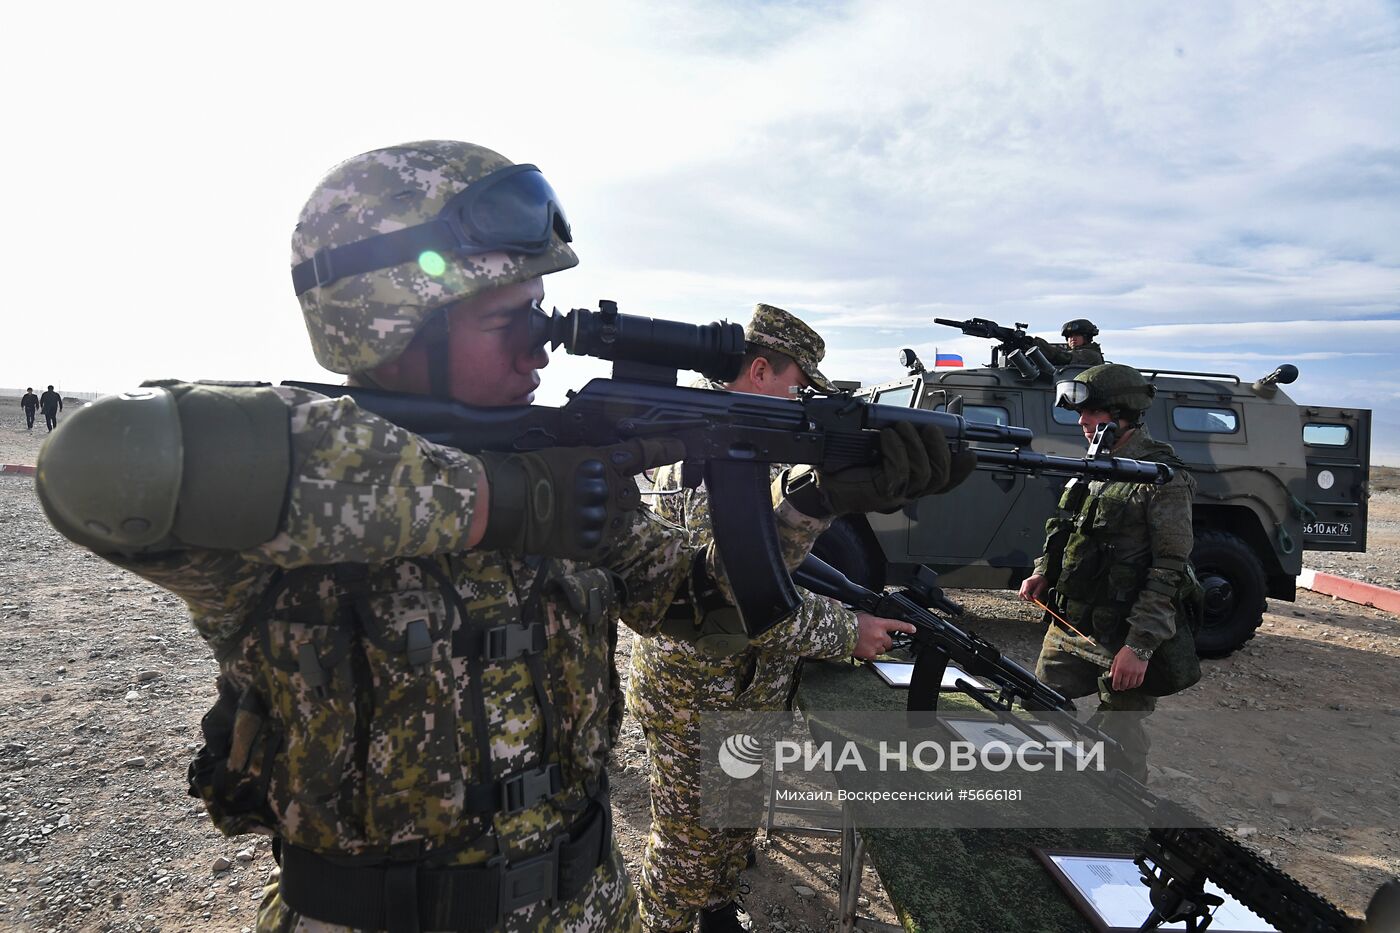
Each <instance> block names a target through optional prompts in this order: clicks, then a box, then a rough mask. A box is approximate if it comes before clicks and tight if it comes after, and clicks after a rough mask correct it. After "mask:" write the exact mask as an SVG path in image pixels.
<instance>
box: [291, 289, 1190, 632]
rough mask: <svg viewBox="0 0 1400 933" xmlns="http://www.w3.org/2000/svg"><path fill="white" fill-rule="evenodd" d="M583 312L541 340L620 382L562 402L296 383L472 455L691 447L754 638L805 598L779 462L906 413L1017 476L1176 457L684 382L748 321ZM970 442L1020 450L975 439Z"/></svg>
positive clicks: (538, 328)
mask: <svg viewBox="0 0 1400 933" xmlns="http://www.w3.org/2000/svg"><path fill="white" fill-rule="evenodd" d="M599 307H600V310H599V311H596V312H594V311H589V310H586V309H581V308H580V309H574V310H572V311H570V312H569V313H568V314H567V315H562V314H560V313H559V312H558V311H557V310H556V311H555V312H554V314H553V315H552V316H549V315H546V314H545V313H544V312H543V311H539V310H536V311H535V313H534V316H533V317H532V320H531V336H532V346H543V345H544V344H545V343H548V344H549V345H550V346H551V347H553V348H557V347H559V346H561V345H562V346H564V348H565V349H567V350H568V352H569V353H570V354H573V355H575V356H594V357H598V358H600V359H605V360H611V361H612V362H613V364H614V365H613V376H612V378H611V379H594V380H592V381H591V382H589V383H588V384H587V385H585V386H584V387H583V388H582V389H580V390H578V391H576V392H570V393H569V400H568V401H567V402H566V403H565V404H564V405H563V406H561V407H559V408H549V407H546V406H543V405H511V406H505V407H500V408H480V407H474V406H470V405H463V404H461V403H460V402H454V401H451V400H447V399H439V398H429V397H424V396H422V395H416V394H408V393H400V392H387V391H384V390H381V389H369V388H360V387H356V386H331V385H321V384H317V383H307V382H287V383H284V385H291V386H298V387H301V388H305V389H311V390H312V391H315V392H319V393H321V394H324V395H328V396H343V395H348V396H350V397H351V398H353V399H354V400H355V402H356V404H358V405H359V406H360V407H361V408H363V409H365V410H366V411H369V412H372V413H373V414H376V415H379V416H380V417H382V418H385V419H387V420H389V421H392V422H394V423H395V424H397V425H399V426H401V427H403V428H405V429H407V430H409V431H412V432H413V433H414V434H418V435H420V436H422V437H424V438H426V439H428V440H430V441H433V442H434V443H438V444H443V445H446V446H450V447H457V448H460V449H462V450H466V451H469V452H476V451H483V450H495V451H527V450H538V449H541V448H545V447H581V446H582V447H592V446H601V445H607V444H615V443H619V442H621V441H626V440H630V439H633V438H646V437H674V438H678V439H679V440H680V441H681V442H682V443H683V444H684V446H685V462H686V469H685V470H684V472H683V476H684V477H685V482H686V484H687V485H689V486H695V485H698V484H699V482H700V481H701V480H702V479H703V480H704V482H705V485H706V488H707V489H708V490H709V494H710V501H711V503H712V504H713V507H712V510H711V518H712V520H713V525H714V539H715V544H716V546H717V547H718V549H719V554H720V555H721V557H722V558H723V562H724V568H725V574H726V576H727V578H728V580H729V583H730V586H731V588H732V590H733V593H734V596H735V602H736V607H737V609H738V610H739V614H740V617H741V618H742V620H743V623H744V629H745V632H746V633H747V634H748V635H749V637H750V638H753V637H756V636H758V635H760V634H762V633H763V632H765V631H767V630H768V629H769V628H771V627H772V626H774V625H776V624H778V623H779V622H781V621H782V620H784V619H786V618H788V617H789V616H790V615H791V614H792V613H793V612H795V611H796V610H797V608H798V606H799V605H800V604H801V601H800V599H799V597H798V595H797V591H796V590H795V589H794V587H793V584H792V579H791V578H790V576H789V575H788V571H787V567H786V565H785V564H784V562H783V555H782V549H781V547H780V545H779V541H778V533H777V526H776V525H775V524H774V521H773V503H772V498H771V494H770V491H769V487H770V483H769V464H772V463H781V464H814V465H816V466H818V467H821V468H823V469H828V470H839V469H842V468H844V467H848V466H854V465H858V464H864V463H872V462H875V461H876V460H877V459H878V458H879V432H880V430H881V429H882V428H887V427H891V426H893V425H895V424H897V423H898V422H901V421H906V422H911V423H913V424H931V425H936V426H937V427H938V428H940V429H941V430H942V432H943V434H944V436H946V437H947V439H948V445H949V447H950V448H951V449H952V450H953V451H954V452H957V451H962V450H971V451H972V452H973V453H974V454H975V455H976V458H977V463H978V465H979V466H987V467H995V468H997V469H1001V470H1012V471H1014V472H1020V473H1032V474H1047V475H1052V476H1082V477H1086V478H1090V479H1115V480H1122V481H1126V482H1138V483H1155V484H1163V483H1166V482H1169V481H1170V479H1171V477H1172V471H1171V468H1169V467H1167V466H1165V465H1163V464H1160V463H1150V462H1139V461H1137V460H1128V459H1125V458H1120V457H1099V458H1094V459H1091V458H1088V457H1083V458H1074V457H1059V456H1054V455H1050V454H1041V453H1036V452H1034V451H1030V450H1023V449H1020V445H1027V444H1029V443H1030V442H1031V441H1032V440H1033V439H1034V436H1033V435H1032V434H1031V432H1030V430H1029V429H1027V428H1022V427H1011V426H999V425H995V424H987V423H983V422H977V421H967V420H965V419H963V418H961V417H959V416H958V415H953V414H949V413H948V412H942V411H923V410H919V409H909V408H901V407H897V406H892V405H875V404H871V403H869V402H864V401H861V400H859V399H855V398H852V397H851V396H849V395H847V394H834V395H823V394H820V393H818V392H816V391H814V390H811V389H806V390H803V391H802V392H801V393H800V394H799V395H798V396H797V397H795V398H791V399H782V398H772V397H769V396H764V395H750V394H747V393H742V392H714V391H710V390H708V389H696V388H681V387H678V386H677V385H676V384H675V383H676V374H677V371H678V370H680V369H692V370H696V371H698V372H700V373H702V374H703V375H705V376H707V377H709V378H711V379H715V380H719V381H728V380H732V379H734V378H736V377H737V376H738V373H739V368H740V366H741V364H742V362H743V358H744V350H745V343H744V332H743V328H742V327H740V326H739V325H738V324H727V323H722V322H721V323H714V324H706V325H694V324H685V323H682V322H679V321H667V320H660V319H653V318H647V317H641V316H637V315H630V314H619V313H618V310H617V304H616V303H615V302H611V301H603V302H600V303H599ZM974 442H977V443H987V444H1000V445H1007V446H1011V447H1012V448H1013V449H1004V448H1003V449H993V448H984V447H973V446H971V445H972V444H973V443H974Z"/></svg>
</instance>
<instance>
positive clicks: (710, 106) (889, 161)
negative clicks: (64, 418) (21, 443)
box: [0, 0, 1400, 408]
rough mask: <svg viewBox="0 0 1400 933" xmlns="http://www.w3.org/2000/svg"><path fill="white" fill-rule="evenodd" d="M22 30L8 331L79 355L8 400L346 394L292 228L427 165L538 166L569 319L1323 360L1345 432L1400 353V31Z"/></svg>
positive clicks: (153, 21)
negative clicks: (359, 184) (318, 362)
mask: <svg viewBox="0 0 1400 933" xmlns="http://www.w3.org/2000/svg"><path fill="white" fill-rule="evenodd" d="M7 23H8V25H9V28H7V30H6V34H5V37H4V38H3V39H0V80H4V81H5V83H6V86H7V87H9V88H11V89H12V92H13V93H12V94H11V95H10V98H9V99H8V100H7V125H8V128H9V129H10V130H11V138H13V139H18V140H21V141H22V142H23V144H22V145H11V146H10V147H7V149H6V152H5V154H4V155H3V156H0V159H3V167H4V169H5V170H6V171H5V175H6V177H7V178H9V179H11V180H12V183H11V185H9V186H8V187H7V191H6V195H5V197H6V206H7V207H8V208H9V211H8V212H7V216H8V217H9V219H10V223H9V224H8V225H7V227H6V230H5V232H4V233H3V234H0V245H3V247H4V249H5V255H6V256H7V258H8V260H9V263H8V269H9V272H10V275H9V277H8V279H7V285H8V288H7V290H6V302H5V306H4V307H5V311H4V313H5V316H6V321H7V323H9V324H10V325H11V327H10V330H11V332H14V331H16V330H23V323H24V322H27V321H29V320H31V319H32V316H33V315H45V316H47V315H52V314H59V315H61V316H62V318H63V320H64V325H63V327H62V329H61V331H60V332H58V333H56V334H54V338H56V339H51V340H49V341H47V342H39V341H35V342H32V343H31V342H22V341H16V342H14V343H11V344H7V345H6V346H4V347H0V371H3V372H10V373H13V374H14V375H13V376H12V377H9V378H0V382H6V383H14V382H16V381H19V382H21V383H23V382H26V380H28V381H36V380H37V381H42V382H48V381H53V379H54V378H57V379H58V381H60V382H61V383H63V384H65V385H66V386H67V387H70V388H86V387H89V386H91V387H95V388H115V387H118V386H120V385H122V384H125V383H129V382H132V381H135V380H136V379H139V378H142V377H145V376H150V375H161V374H170V373H175V374H178V375H184V376H189V377H193V376H220V377H235V376H262V377H265V378H271V377H280V376H302V377H307V376H310V377H313V378H314V377H315V376H316V374H317V372H318V370H317V368H316V367H315V365H314V363H313V362H312V361H311V357H310V353H309V351H308V350H307V348H306V342H305V335H304V333H303V331H302V327H301V323H300V320H299V316H298V314H297V310H296V306H295V302H294V301H293V299H292V297H291V295H290V292H289V289H288V288H287V273H286V241H287V237H288V235H289V232H290V225H291V222H292V218H293V217H294V216H295V213H296V210H297V208H298V207H299V205H300V203H301V201H302V199H303V198H304V197H305V195H306V193H307V192H308V190H309V188H310V186H311V185H312V184H313V183H314V181H315V179H316V178H317V177H318V176H319V175H320V173H322V172H323V171H325V170H326V169H327V168H328V167H329V166H330V165H331V164H332V163H334V162H335V161H336V160H337V159H340V158H343V157H345V156H347V155H349V154H351V153H354V152H357V151H361V150H364V149H367V148H371V147H374V146H378V145H384V144H387V143H391V142H397V141H402V140H406V139H414V138H423V137H429V136H455V137H461V138H469V139H473V140H478V141H482V142H485V143H487V144H488V145H491V146H493V147H494V148H498V149H500V150H501V151H502V152H504V153H506V154H507V155H509V156H510V157H512V158H515V159H520V160H529V161H534V162H536V163H538V164H540V165H541V166H543V167H544V169H545V171H546V172H547V173H548V174H549V175H550V177H551V179H552V180H553V181H554V183H555V185H556V187H557V188H558V189H559V190H560V191H561V192H562V193H563V195H564V198H565V200H566V202H567V204H568V207H569V211H570V214H571V217H572V219H573V220H574V223H575V227H576V230H577V232H578V236H579V242H578V246H579V252H580V254H581V256H582V257H583V265H582V266H581V267H580V268H579V269H578V270H576V271H574V272H570V273H566V274H564V275H561V276H559V277H558V281H551V282H550V283H548V285H549V290H550V293H551V299H556V298H557V299H558V300H559V302H560V303H561V304H571V305H581V304H586V305H590V306H591V305H592V304H593V303H594V302H595V301H596V299H597V298H598V297H612V298H616V299H618V300H619V301H621V302H623V309H624V310H631V311H634V312H636V313H647V314H652V315H658V316H676V317H683V318H686V319H689V320H697V321H698V320H706V319H713V318H717V317H721V316H726V317H729V318H731V319H738V318H742V317H743V316H745V315H746V314H747V310H748V308H749V307H751V305H752V304H753V302H754V301H756V300H768V301H774V302H776V303H779V304H784V305H786V306H789V307H792V308H793V309H794V310H797V311H799V312H800V313H804V314H806V315H808V316H810V317H811V318H812V319H813V320H814V322H816V323H818V324H819V325H820V326H821V327H822V328H823V329H824V330H826V331H827V332H828V333H829V334H830V335H831V336H832V341H831V343H832V353H833V359H834V360H835V361H837V362H839V363H841V364H842V365H847V364H849V365H850V366H851V367H852V368H861V367H864V366H868V367H869V368H870V369H871V371H872V372H879V371H884V368H885V367H888V368H889V369H893V351H894V350H895V349H897V348H898V347H899V346H900V345H904V344H905V343H906V342H913V343H915V344H916V345H921V346H922V345H929V346H931V344H932V342H933V341H937V343H938V345H939V346H940V347H941V348H943V349H956V348H964V349H963V352H964V355H965V356H968V357H969V359H970V360H979V361H980V360H981V359H983V358H985V356H986V348H985V347H984V346H981V345H980V342H978V341H971V340H967V339H964V338H961V337H960V335H956V334H951V332H950V334H949V335H948V337H947V339H945V338H944V336H942V335H939V334H937V333H936V332H935V329H934V328H933V326H932V324H931V319H932V318H933V317H934V316H943V317H954V318H962V317H970V316H982V317H991V318H995V319H998V320H1001V321H1002V322H1003V323H1010V322H1012V321H1017V320H1019V321H1026V322H1028V323H1030V324H1031V325H1032V329H1033V330H1035V331H1038V332H1041V333H1046V332H1049V333H1053V332H1054V331H1056V330H1057V329H1058V326H1059V324H1060V323H1061V322H1062V321H1063V320H1065V319H1067V318H1069V317H1079V316H1089V317H1093V318H1094V319H1096V320H1097V321H1098V322H1099V324H1100V325H1101V326H1102V327H1103V328H1104V330H1105V341H1106V343H1107V345H1108V346H1109V348H1110V352H1111V353H1120V354H1130V355H1132V356H1134V357H1140V358H1141V359H1142V360H1143V361H1144V364H1145V365H1164V364H1165V361H1171V360H1178V361H1179V360H1181V359H1183V358H1184V357H1186V356H1192V355H1194V356H1196V357H1197V358H1199V359H1202V360H1209V361H1211V365H1212V366H1214V365H1217V363H1220V364H1228V365H1229V366H1230V367H1232V368H1243V367H1244V366H1245V365H1246V364H1253V363H1255V362H1258V363H1263V364H1268V363H1269V362H1270V361H1272V360H1274V359H1275V358H1280V359H1293V360H1295V361H1300V362H1302V363H1306V364H1307V365H1306V366H1304V372H1305V374H1308V375H1305V377H1304V378H1305V380H1307V379H1313V378H1316V379H1317V380H1318V381H1317V382H1316V383H1315V384H1313V385H1312V386H1310V388H1311V389H1315V390H1316V391H1318V392H1321V393H1323V394H1324V395H1326V394H1328V393H1338V392H1340V391H1341V389H1340V387H1339V386H1340V383H1339V381H1338V380H1337V379H1336V378H1335V377H1336V376H1337V375H1338V374H1340V372H1341V371H1342V370H1351V372H1348V373H1347V375H1348V376H1350V377H1356V378H1361V379H1362V380H1363V381H1364V379H1365V378H1367V377H1368V376H1369V377H1371V378H1376V379H1379V378H1381V377H1382V376H1383V375H1384V374H1387V373H1388V372H1390V371H1391V370H1393V369H1394V368H1395V363H1396V360H1395V354H1397V353H1400V336H1397V334H1396V332H1395V330H1394V328H1393V322H1394V320H1395V319H1396V318H1397V315H1400V300H1397V297H1396V296H1397V295H1400V197H1397V195H1400V123H1397V121H1396V120H1395V118H1394V115H1395V114H1396V113H1400V54H1397V53H1400V25H1398V23H1400V17H1398V16H1397V13H1396V10H1395V8H1394V6H1393V5H1387V4H1385V3H1383V2H1379V0H1377V2H1359V0H1352V2H1336V3H1333V2H1310V3H1293V2H1283V0H1278V2H1254V0H1250V2H1238V3H1219V4H1196V5H1191V4H1187V5H1182V4H1170V3H1165V2H1163V3H1155V4H1117V3H1109V2H1100V3H1088V2H1079V3H1056V4H1053V5H1045V4H1030V3H1026V4H999V5H991V6H989V5H986V4H979V3H972V2H964V3H954V2H944V3H938V4H928V3H924V2H919V0H900V2H886V0H862V2H851V3H814V2H799V0H794V2H777V3H763V4H748V3H737V2H732V0H731V2H691V3H667V4H651V3H642V2H632V0H606V2H599V3H589V4H566V3H536V4H528V5H524V6H522V5H516V6H500V5H498V6H495V7H492V6H483V5H480V4H472V5H462V4H449V3H445V2H427V3H420V4H418V5H415V6H413V7H410V8H404V9H403V10H398V9H396V10H395V11H394V12H393V13H392V14H386V13H385V12H384V8H383V7H382V5H377V4H370V3H368V2H363V0H362V2H347V3H339V4H330V3H297V4H290V5H277V6H275V7H274V6H273V5H271V4H257V3H250V4H243V5H241V6H238V7H223V8H212V7H191V6H189V5H177V4H174V3H153V2H147V3H136V4H126V5H122V6H120V7H118V6H111V5H106V6H103V5H99V4H96V3H93V2H90V3H80V4H78V5H77V7H74V6H72V5H70V6H68V7H62V8H58V7H53V6H52V5H50V6H48V7H44V6H42V5H32V4H31V5H28V6H21V7H17V8H16V10H15V11H14V12H13V13H12V14H11V16H10V18H9V20H8V21H7ZM522 23H524V24H525V25H522ZM55 49H62V50H63V54H62V55H55V54H54V50H55ZM1366 321H1370V322H1373V323H1371V324H1367V323H1364V322H1366ZM1178 325H1181V326H1180V327H1179V328H1178V327H1177V326H1178ZM1203 325H1209V326H1210V327H1213V328H1215V329H1206V330H1201V329H1199V328H1200V327H1201V326H1203ZM1227 325H1228V326H1227ZM1159 328H1160V329H1159ZM1174 328H1175V329H1174ZM882 360H887V361H888V362H881V361H882ZM1135 361H1136V360H1135ZM1231 361H1234V362H1231ZM877 364H878V366H879V367H881V369H880V370H877V369H876V366H877ZM1329 366H1334V367H1335V370H1329V369H1328V368H1327V367H1329ZM565 369H566V367H564V366H562V365H556V367H555V368H554V370H552V371H551V372H549V373H548V374H547V376H546V379H547V382H546V385H547V386H551V383H553V382H554V381H555V380H558V379H559V378H560V376H561V373H563V372H564V370H565ZM1312 373H1317V376H1313V375H1311V374H1312ZM1323 377H1328V378H1323ZM1376 398H1377V399H1379V401H1377V402H1376V403H1375V404H1377V405H1381V404H1385V405H1394V404H1395V402H1394V399H1387V398H1384V397H1382V396H1376ZM1396 407H1397V408H1400V406H1396Z"/></svg>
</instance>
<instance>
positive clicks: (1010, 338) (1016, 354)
mask: <svg viewBox="0 0 1400 933" xmlns="http://www.w3.org/2000/svg"><path fill="white" fill-rule="evenodd" d="M933 322H934V323H935V324H942V325H943V326H944V327H956V328H957V329H958V330H960V331H962V332H963V333H964V334H967V335H968V336H969V337H982V338H985V339H987V340H995V341H997V346H996V347H994V348H993V349H992V365H993V366H999V365H1002V364H1001V363H1000V362H999V358H1000V360H1005V366H1006V368H1008V369H1014V370H1016V373H1017V374H1018V375H1019V376H1020V377H1021V378H1022V379H1025V380H1027V381H1032V382H1033V381H1035V380H1036V379H1042V378H1043V379H1053V378H1055V367H1054V365H1053V364H1052V363H1051V362H1050V360H1049V359H1048V358H1047V357H1046V356H1045V351H1043V350H1042V349H1040V346H1039V345H1038V344H1037V343H1036V341H1035V338H1034V337H1032V336H1030V335H1029V334H1027V333H1026V325H1025V324H1021V323H1017V325H1016V326H1015V327H1003V326H1002V325H1000V324H998V323H997V322H996V321H990V320H988V319H987V318H984V317H973V318H968V319H967V320H966V321H953V320H950V319H948V318H944V317H936V318H934V319H933Z"/></svg>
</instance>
